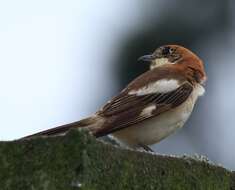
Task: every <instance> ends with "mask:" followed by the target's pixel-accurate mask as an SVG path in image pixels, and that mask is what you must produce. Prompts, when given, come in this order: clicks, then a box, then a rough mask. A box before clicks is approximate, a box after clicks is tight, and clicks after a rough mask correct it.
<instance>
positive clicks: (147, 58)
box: [138, 55, 155, 62]
mask: <svg viewBox="0 0 235 190" xmlns="http://www.w3.org/2000/svg"><path fill="white" fill-rule="evenodd" d="M154 59H155V57H154V56H153V55H144V56H141V57H140V58H139V59H138V61H146V62H150V61H153V60H154Z"/></svg>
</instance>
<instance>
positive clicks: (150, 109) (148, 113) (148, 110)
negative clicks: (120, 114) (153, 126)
mask: <svg viewBox="0 0 235 190" xmlns="http://www.w3.org/2000/svg"><path fill="white" fill-rule="evenodd" d="M155 109H156V105H151V106H148V107H146V108H144V109H143V111H142V112H141V113H140V115H143V116H151V115H152V112H153V110H155Z"/></svg>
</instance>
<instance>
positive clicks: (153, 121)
mask: <svg viewBox="0 0 235 190" xmlns="http://www.w3.org/2000/svg"><path fill="white" fill-rule="evenodd" d="M203 92H204V88H203V87H202V86H201V85H197V86H196V87H195V88H194V90H193V92H192V94H191V95H190V96H189V98H188V99H187V100H186V101H185V102H184V103H182V104H181V105H180V106H178V107H176V108H174V109H172V110H170V111H167V112H165V113H162V114H160V115H158V116H156V117H153V118H150V119H146V120H145V121H143V122H141V123H139V124H135V125H133V126H130V127H128V128H125V129H123V130H120V131H117V132H115V133H113V134H112V135H113V137H115V138H116V139H118V140H119V141H120V142H121V144H124V145H127V146H130V147H135V146H137V145H138V144H139V143H141V144H145V145H151V144H155V143H157V142H159V141H161V140H162V139H164V138H165V137H167V136H169V135H170V134H172V133H173V132H175V131H176V129H178V128H181V127H182V126H183V125H184V123H185V122H186V121H187V119H188V118H189V116H190V114H191V112H192V110H193V107H194V104H195V102H196V100H197V98H198V96H201V95H202V94H203Z"/></svg>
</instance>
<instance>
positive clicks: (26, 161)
mask: <svg viewBox="0 0 235 190" xmlns="http://www.w3.org/2000/svg"><path fill="white" fill-rule="evenodd" d="M231 176H232V173H231V172H229V171H227V170H225V169H224V168H221V167H217V166H213V165H210V164H208V163H206V162H201V161H196V160H193V159H183V158H172V157H165V156H159V155H151V154H148V153H143V152H135V151H130V150H122V149H119V148H116V147H113V146H111V145H107V144H104V143H102V142H100V141H97V140H95V139H94V138H93V137H91V136H89V135H87V133H85V132H77V131H71V132H70V133H69V134H67V135H66V136H61V137H53V138H37V139H32V140H19V141H14V142H1V143H0V184H1V187H0V189H1V190H13V189H14V190H28V189H29V190H47V189H48V190H76V189H82V190H106V189H112V190H119V189H127V190H131V189H133V190H138V189H141V190H142V189H150V190H151V189H153V190H158V189H159V190H160V189H161V190H162V189H175V190H178V189H179V190H184V189H187V190H188V189H191V190H193V189H197V190H198V189H203V190H204V189H208V190H210V189H211V190H217V189H218V190H223V189H232V187H234V184H233V180H232V177H231Z"/></svg>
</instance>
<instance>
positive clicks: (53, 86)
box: [0, 0, 235, 169]
mask: <svg viewBox="0 0 235 190" xmlns="http://www.w3.org/2000/svg"><path fill="white" fill-rule="evenodd" d="M234 12H235V3H234V1H232V0H223V1H221V0H207V1H206V0H203V1H202V0H194V1H193V0H158V1H155V0H148V1H142V0H119V1H109V0H100V1H92V0H78V1H77V0H69V1H58V0H57V1H56V0H41V1H30V0H22V1H17V0H9V1H1V2H0V140H12V139H17V138H20V137H22V136H25V135H29V134H32V133H35V132H38V131H41V130H44V129H48V128H51V127H55V126H58V125H62V124H66V123H69V122H73V121H77V120H79V119H81V118H83V117H86V116H88V115H90V114H92V113H94V112H95V111H96V110H97V109H98V108H99V107H100V106H102V105H103V104H104V103H105V102H106V101H107V100H109V99H110V98H111V97H112V96H114V95H115V94H117V93H118V91H120V90H121V89H122V88H124V87H125V85H126V84H127V83H128V82H130V81H131V80H132V79H134V78H135V77H136V76H138V75H139V74H140V73H142V72H144V71H146V70H147V69H148V65H146V64H142V63H140V62H137V59H138V57H140V56H142V55H144V54H147V53H151V52H153V51H154V49H155V48H157V47H158V46H160V45H164V44H180V45H183V46H185V47H187V48H189V49H191V50H193V51H194V52H196V54H198V55H199V56H200V57H201V58H202V60H203V61H204V63H205V67H206V71H207V74H208V81H207V85H206V94H205V95H204V96H203V97H202V98H200V100H199V101H198V104H197V105H196V107H195V109H194V112H193V114H192V117H191V118H190V119H189V121H188V122H187V124H186V126H185V128H184V129H183V130H180V131H178V132H177V133H176V134H175V135H172V136H170V137H169V138H167V139H165V140H163V141H162V142H161V143H159V144H157V145H154V146H153V148H154V149H155V150H156V151H157V152H159V153H166V154H179V155H182V154H184V153H185V154H190V155H193V154H195V153H197V154H202V155H205V156H207V157H208V158H209V159H210V160H212V161H214V162H216V163H220V164H222V165H224V166H225V167H227V168H230V169H235V151H234V148H233V147H234V146H235V125H234V123H235V115H234V114H235V73H234V71H235V64H234V60H235V47H234V42H235V37H234V36H235V35H234V34H235V25H234V24H235V19H234V18H235V15H234Z"/></svg>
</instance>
